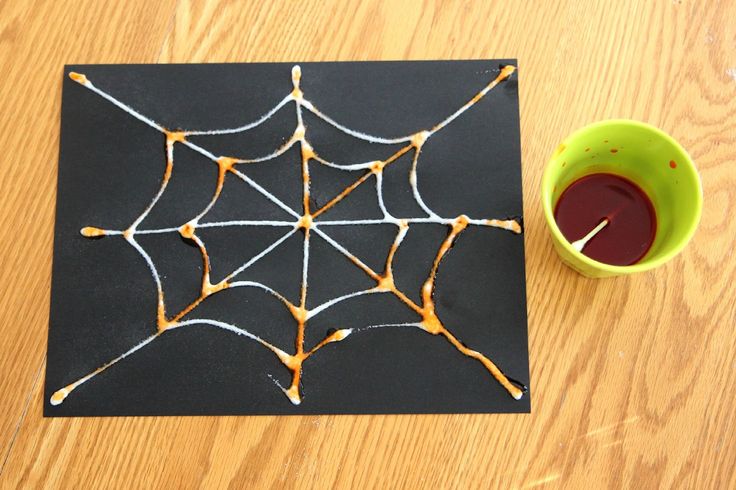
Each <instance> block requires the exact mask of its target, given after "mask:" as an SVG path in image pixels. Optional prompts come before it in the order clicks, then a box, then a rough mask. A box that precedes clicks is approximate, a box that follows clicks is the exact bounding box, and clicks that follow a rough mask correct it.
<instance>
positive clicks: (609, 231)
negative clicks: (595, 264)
mask: <svg viewBox="0 0 736 490" xmlns="http://www.w3.org/2000/svg"><path fill="white" fill-rule="evenodd" d="M604 219H608V221H609V223H608V225H607V226H606V227H605V228H603V229H602V230H601V231H600V232H598V234H596V235H595V236H594V237H593V238H592V239H591V240H590V241H589V242H588V243H587V245H586V246H585V248H583V254H585V255H587V256H588V257H590V258H591V259H594V260H597V261H599V262H604V263H606V264H611V265H631V264H635V263H636V262H638V261H639V260H641V259H642V257H644V255H646V253H647V251H649V247H651V246H652V242H653V241H654V235H655V233H656V231H657V217H656V215H655V214H654V206H652V201H651V200H650V199H649V197H648V196H647V195H646V193H644V191H643V190H641V188H640V187H639V186H638V185H636V184H635V183H633V182H631V181H630V180H628V179H625V178H623V177H620V176H618V175H614V174H607V173H600V174H592V175H586V176H585V177H582V178H580V179H578V180H576V181H575V182H573V183H572V184H570V186H569V187H568V188H567V189H565V191H564V192H563V193H562V195H561V196H560V199H559V200H558V201H557V204H556V206H555V221H556V222H557V226H558V227H559V228H560V231H562V234H563V235H564V236H565V238H566V239H567V240H568V241H569V242H571V243H572V242H574V241H575V240H579V239H581V238H583V237H584V236H585V235H587V234H588V232H590V231H591V230H592V229H593V228H595V227H596V226H597V225H598V224H599V223H600V222H601V221H602V220H604Z"/></svg>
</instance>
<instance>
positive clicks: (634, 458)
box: [0, 0, 736, 488]
mask: <svg viewBox="0 0 736 490" xmlns="http://www.w3.org/2000/svg"><path fill="white" fill-rule="evenodd" d="M544 5H545V6H544V7H542V3H541V2H539V3H536V2H535V3H532V2H510V3H508V4H506V5H500V4H498V5H497V4H490V3H486V2H459V1H446V2H440V1H437V2H434V1H425V2H408V1H407V2H391V1H386V2H382V3H381V2H338V1H335V2H323V1H318V0H304V1H301V2H248V3H240V2H226V1H222V2H220V1H212V2H207V3H204V2H194V1H189V0H179V1H177V2H174V1H173V0H171V1H164V2H145V1H143V0H131V1H128V2H95V1H77V2H74V4H73V6H72V5H71V4H68V3H65V2H53V1H34V2H26V1H19V0H5V1H2V2H0V66H2V69H3V76H2V78H1V79H0V104H2V113H1V115H0V148H2V150H3V153H2V154H3V158H2V163H0V169H1V170H2V178H1V179H0V186H1V188H0V240H1V241H2V244H3V247H2V248H1V249H0V264H2V267H1V269H0V275H1V276H0V278H1V281H2V282H1V284H2V285H3V286H2V289H1V290H0V325H2V335H1V336H0V353H1V355H0V393H2V397H1V398H0V414H2V415H0V465H1V466H0V486H2V487H4V488H5V487H7V488H38V487H46V488H53V487H63V488H85V487H87V488H155V487H159V488H195V487H204V488H225V487H231V488H261V487H271V488H282V487H285V488H294V487H317V488H321V487H337V488H361V487H368V488H387V487H404V488H494V487H498V488H532V487H535V488H542V487H549V488H555V487H559V488H574V487H581V486H583V485H586V486H590V485H594V488H599V487H614V488H620V487H625V488H735V487H736V446H735V444H734V437H733V435H732V434H733V433H734V430H735V429H736V428H735V427H734V420H736V402H734V399H736V381H735V379H736V376H735V375H736V332H735V330H734V326H735V325H736V306H735V305H736V255H734V253H733V250H734V246H735V245H736V244H735V243H734V238H735V237H736V220H734V219H733V218H732V216H734V215H735V214H736V164H734V162H736V23H734V22H733V20H732V19H734V18H736V3H734V2H733V1H718V0H714V1H708V2H705V1H703V2H691V1H688V0H682V1H680V0H675V1H669V0H668V1H645V0H640V1H608V2H577V1H570V2H567V1H562V0H551V1H549V2H545V4H544ZM481 57H517V58H518V59H519V64H520V71H519V80H520V90H521V119H522V128H521V130H522V149H523V181H524V198H525V203H526V204H525V215H526V216H525V222H526V250H527V272H528V289H529V290H528V297H529V334H530V358H531V377H532V384H533V387H534V391H533V399H532V414H531V415H472V416H468V415H443V416H361V417H349V416H323V417H281V418H279V417H221V418H214V417H197V418H181V417H169V418H165V417H162V418H110V419H63V420H62V419H43V418H42V416H41V412H42V399H41V396H42V395H41V393H42V384H43V379H42V378H43V377H42V376H41V373H42V369H43V367H44V356H45V344H46V340H45V339H46V329H47V323H48V303H49V280H50V270H51V269H50V265H51V243H52V225H53V216H54V196H55V182H56V162H57V157H56V155H57V151H58V127H59V109H60V87H61V81H62V79H61V74H62V65H63V64H64V63H98V62H109V63H125V62H203V61H210V62H214V61H232V62H235V61H296V60H305V61H312V60H313V61H319V60H372V59H430V58H440V59H450V58H481ZM610 117H630V118H635V119H641V120H644V121H647V122H650V123H652V124H655V125H657V126H659V127H661V128H663V129H664V130H666V131H667V132H669V133H670V134H672V135H673V136H674V137H675V138H676V139H678V140H679V141H680V142H681V143H682V144H683V145H684V146H685V147H686V148H687V149H688V150H689V151H690V153H691V154H692V156H693V158H694V159H695V161H696V163H697V166H698V168H699V170H700V172H701V176H702V179H703V189H704V194H705V204H704V213H703V219H702V222H701V225H700V228H699V230H698V233H697V234H696V236H695V238H694V240H693V242H692V243H691V245H690V246H689V247H688V248H687V249H686V250H685V252H684V253H683V254H682V255H681V256H679V257H678V258H676V259H675V260H673V261H672V262H670V263H669V264H667V265H666V266H664V267H662V268H660V269H658V270H656V271H654V272H651V273H647V274H641V275H637V276H633V277H625V278H617V279H610V280H602V281H596V280H590V279H585V278H583V277H581V276H578V275H576V274H575V273H573V272H572V271H570V270H569V269H567V268H566V267H564V266H563V265H562V264H561V263H560V262H559V261H558V260H557V259H556V256H555V254H554V252H553V250H552V246H551V243H550V240H549V238H548V236H547V232H546V230H545V225H544V220H543V217H542V213H541V206H540V204H539V199H538V194H539V181H540V178H541V172H542V169H543V167H544V164H545V161H546V160H547V158H548V156H549V154H550V153H551V151H552V149H553V148H555V146H556V144H557V143H558V142H559V141H560V140H561V139H562V138H563V137H564V136H565V135H566V134H568V133H569V132H570V131H572V130H573V129H575V128H577V127H579V126H581V125H583V124H586V123H589V122H592V121H595V120H599V119H604V118H610Z"/></svg>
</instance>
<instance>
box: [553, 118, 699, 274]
mask: <svg viewBox="0 0 736 490" xmlns="http://www.w3.org/2000/svg"><path fill="white" fill-rule="evenodd" d="M612 125H624V126H630V127H634V128H637V129H646V130H648V131H651V132H653V133H654V134H656V135H657V136H659V137H661V138H662V139H664V140H665V141H667V142H668V143H670V144H671V145H672V146H674V147H675V148H676V149H678V150H679V151H681V152H682V154H683V155H685V162H682V163H683V165H682V167H683V170H684V171H687V172H689V173H690V174H691V175H690V176H691V177H693V178H694V180H695V182H697V183H698V189H699V191H700V192H698V195H697V196H696V198H695V207H696V210H695V214H694V216H695V218H694V219H693V220H692V222H691V223H690V224H689V226H688V229H687V233H686V235H685V238H684V239H682V240H680V243H678V244H677V245H676V246H675V247H674V248H673V249H671V250H670V251H669V252H667V253H666V254H664V255H662V256H661V257H658V258H656V259H653V260H647V261H645V262H641V263H636V264H632V265H611V264H606V263H604V262H599V261H597V260H594V259H591V258H590V257H588V256H587V255H585V254H583V253H582V252H578V251H577V250H575V249H574V248H573V247H572V245H571V244H570V242H568V241H567V239H566V238H565V237H564V235H563V234H562V232H561V231H560V228H559V227H558V226H557V222H556V221H555V219H554V211H553V210H552V198H551V196H550V195H549V192H548V190H547V189H549V188H550V185H549V184H550V182H549V181H550V179H551V178H552V177H551V170H550V169H551V167H552V165H551V163H552V160H554V153H553V154H552V155H553V156H550V158H549V160H548V161H547V166H546V168H545V169H544V174H543V175H542V189H541V191H542V207H543V208H544V217H545V219H546V221H547V225H548V226H549V228H550V231H551V232H552V234H553V235H554V236H555V238H557V241H558V242H559V243H560V244H562V247H564V248H565V250H567V251H568V252H569V253H571V254H572V255H573V256H575V257H576V258H577V259H578V260H580V261H581V262H583V263H585V264H586V265H588V266H590V267H593V268H595V269H599V270H602V271H605V272H609V273H612V274H632V273H634V272H642V271H646V270H650V269H653V268H655V267H659V266H660V265H662V264H664V263H665V262H667V261H668V260H670V259H671V258H673V257H674V256H676V255H677V254H679V253H680V252H681V251H682V249H683V248H685V246H686V245H687V244H688V242H689V241H690V239H691V238H692V237H693V235H694V234H695V230H696V229H697V228H698V223H700V218H701V214H702V211H703V183H702V182H701V180H700V175H699V174H698V171H697V169H696V168H695V163H694V162H693V159H692V157H691V156H690V154H689V153H688V152H687V150H685V148H683V147H682V145H680V143H678V142H677V141H676V140H675V139H674V138H673V137H672V136H670V135H669V134H667V133H665V132H664V131H662V130H661V129H659V128H657V127H655V126H652V125H651V124H647V123H645V122H641V121H636V120H633V119H605V120H603V121H598V122H594V123H591V124H587V125H585V126H583V127H581V128H578V129H577V130H576V131H574V132H573V133H571V134H569V135H568V136H567V137H565V139H564V140H563V141H562V143H563V144H564V142H565V141H568V140H570V139H572V138H575V137H577V136H579V135H580V134H581V133H583V132H586V131H589V130H591V129H594V128H598V127H600V126H612ZM678 163H680V162H678Z"/></svg>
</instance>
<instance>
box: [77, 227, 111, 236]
mask: <svg viewBox="0 0 736 490" xmlns="http://www.w3.org/2000/svg"><path fill="white" fill-rule="evenodd" d="M79 233H81V234H82V236H86V237H87V238H94V237H98V236H105V234H106V233H105V230H103V229H101V228H95V227H94V226H85V227H84V228H82V229H81V230H79Z"/></svg>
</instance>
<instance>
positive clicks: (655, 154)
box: [542, 119, 703, 277]
mask: <svg viewBox="0 0 736 490" xmlns="http://www.w3.org/2000/svg"><path fill="white" fill-rule="evenodd" d="M601 172H605V173H612V174H617V175H620V176H622V177H626V178H627V179H629V180H631V181H633V182H635V183H636V184H638V185H639V187H641V188H642V190H643V191H644V192H646V193H647V195H648V196H649V198H650V199H651V201H652V204H653V205H654V211H655V213H656V215H657V231H656V234H655V236H654V242H653V243H652V246H651V248H650V249H649V251H648V252H647V254H646V255H645V256H644V257H643V258H642V259H641V260H640V261H639V262H637V263H636V264H632V265H627V266H618V265H610V264H605V263H603V262H598V261H597V260H593V259H591V258H590V257H588V256H586V255H584V254H582V253H580V252H578V251H577V250H575V249H574V248H572V245H570V242H568V241H567V240H566V239H565V237H564V236H563V235H562V232H561V231H560V229H559V227H558V226H557V223H556V222H555V219H554V210H555V205H556V204H557V200H558V199H559V198H560V195H561V194H562V192H563V191H564V190H565V189H566V188H567V187H568V186H569V185H570V184H572V183H573V182H574V181H576V180H578V179H579V178H581V177H584V176H586V175H590V174H594V173H601ZM542 206H543V208H544V217H545V219H546V220H547V225H548V226H549V230H550V233H551V235H552V241H553V243H554V246H555V249H556V250H557V253H558V254H559V255H560V257H561V258H562V260H563V262H565V263H566V264H567V265H569V266H570V267H572V268H573V269H575V270H576V271H578V272H580V273H581V274H583V275H585V276H588V277H609V276H618V275H622V274H632V273H634V272H642V271H646V270H649V269H653V268H655V267H658V266H660V265H662V264H664V263H665V262H667V261H668V260H670V259H671V258H672V257H674V256H675V255H677V254H678V253H679V252H680V251H681V250H682V249H683V248H684V247H685V245H687V243H688V241H690V238H692V236H693V234H694V233H695V229H696V228H697V226H698V222H699V221H700V214H701V212H702V208H703V189H702V186H701V183H700V176H699V175H698V171H697V169H696V168H695V164H694V163H693V161H692V159H691V158H690V155H688V153H687V152H686V151H685V150H684V149H683V148H682V146H680V144H679V143H677V141H675V140H674V139H672V137H671V136H669V135H668V134H666V133H664V132H663V131H661V130H659V129H657V128H655V127H654V126H650V125H649V124H645V123H642V122H639V121H631V120H628V119H611V120H607V121H601V122H597V123H594V124H590V125H588V126H585V127H583V128H581V129H579V130H577V131H575V132H574V133H573V134H571V135H570V136H568V137H567V138H566V139H565V140H564V141H563V142H562V143H560V145H559V146H558V147H557V149H556V150H555V152H554V154H553V155H552V157H551V158H550V161H549V163H548V164H547V168H546V169H545V171H544V176H543V177H542Z"/></svg>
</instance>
